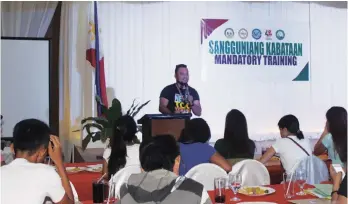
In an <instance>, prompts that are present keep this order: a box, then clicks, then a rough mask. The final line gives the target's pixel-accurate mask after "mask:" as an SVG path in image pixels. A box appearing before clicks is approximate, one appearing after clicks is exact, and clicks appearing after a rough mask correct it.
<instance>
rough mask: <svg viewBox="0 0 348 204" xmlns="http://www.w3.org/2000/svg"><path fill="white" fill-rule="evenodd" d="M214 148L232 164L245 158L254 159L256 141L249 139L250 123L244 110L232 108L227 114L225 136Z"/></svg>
mask: <svg viewBox="0 0 348 204" xmlns="http://www.w3.org/2000/svg"><path fill="white" fill-rule="evenodd" d="M214 148H215V149H216V151H217V152H219V153H220V154H221V155H222V156H223V157H225V159H227V160H228V161H229V162H230V163H231V164H232V165H233V164H234V163H236V162H238V161H241V160H243V159H253V158H254V152H255V143H254V142H253V141H252V140H250V139H249V135H248V125H247V121H246V118H245V116H244V114H243V113H242V112H240V111H239V110H237V109H232V110H231V111H230V112H228V114H227V115H226V122H225V132H224V138H223V139H219V140H217V141H216V143H215V146H214Z"/></svg>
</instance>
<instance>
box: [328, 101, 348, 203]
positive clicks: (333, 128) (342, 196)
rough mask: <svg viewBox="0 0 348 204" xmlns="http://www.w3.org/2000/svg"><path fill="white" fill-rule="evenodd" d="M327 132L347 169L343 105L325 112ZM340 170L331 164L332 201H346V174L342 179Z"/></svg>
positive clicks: (345, 113)
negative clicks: (337, 170)
mask: <svg viewBox="0 0 348 204" xmlns="http://www.w3.org/2000/svg"><path fill="white" fill-rule="evenodd" d="M326 120H327V128H328V132H330V133H331V135H332V141H333V144H334V147H335V150H336V151H337V153H338V155H339V157H340V159H341V161H342V162H343V164H344V168H343V169H345V170H344V171H345V173H346V169H347V125H348V124H347V111H346V109H344V108H343V107H337V106H334V107H332V108H330V109H329V110H328V111H327V113H326ZM342 174H343V173H342V172H336V170H335V169H334V168H333V167H332V166H331V167H330V175H331V178H332V180H333V191H332V193H331V197H332V201H333V202H336V203H347V176H344V178H343V180H342V177H343V175H342Z"/></svg>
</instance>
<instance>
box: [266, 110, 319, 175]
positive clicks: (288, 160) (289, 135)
mask: <svg viewBox="0 0 348 204" xmlns="http://www.w3.org/2000/svg"><path fill="white" fill-rule="evenodd" d="M278 127H279V131H280V136H281V137H282V138H281V139H278V140H277V141H276V142H275V143H274V144H273V145H272V147H270V148H269V149H268V150H267V151H266V153H265V154H264V155H262V157H261V158H260V159H259V160H260V162H261V163H263V164H266V163H267V162H268V161H269V160H270V159H271V158H272V157H273V156H274V155H275V154H279V156H280V161H281V163H282V165H283V168H284V169H285V171H286V172H287V173H291V172H292V171H293V167H294V166H295V165H296V163H297V162H299V161H301V160H302V159H304V158H306V157H307V156H310V155H312V150H311V145H310V142H309V140H308V139H306V138H304V136H303V133H302V131H301V130H300V123H299V121H298V119H297V118H296V117H295V116H294V115H286V116H284V117H282V118H281V119H280V120H279V122H278Z"/></svg>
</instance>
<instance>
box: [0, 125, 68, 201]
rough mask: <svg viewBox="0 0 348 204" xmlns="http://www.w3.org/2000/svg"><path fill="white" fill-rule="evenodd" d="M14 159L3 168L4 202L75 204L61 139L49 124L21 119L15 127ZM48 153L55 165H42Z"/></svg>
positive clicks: (2, 195)
mask: <svg viewBox="0 0 348 204" xmlns="http://www.w3.org/2000/svg"><path fill="white" fill-rule="evenodd" d="M12 148H13V151H14V153H15V159H14V160H13V161H12V162H11V163H9V164H8V165H5V166H3V167H1V185H2V188H1V203H11V204H17V203H18V204H23V203H33V204H34V203H37V204H42V203H43V202H44V201H45V199H46V197H49V198H50V199H51V200H52V201H53V202H54V203H62V204H67V203H69V204H70V203H74V202H73V200H74V199H73V198H74V197H73V193H72V190H71V186H70V182H69V179H68V177H67V174H66V171H65V167H64V164H63V159H62V150H61V145H60V142H59V138H58V137H56V136H53V135H50V128H49V127H48V125H47V124H45V123H44V122H42V121H39V120H36V119H26V120H22V121H20V122H19V123H17V124H16V126H15V127H14V130H13V144H12ZM47 153H48V155H49V156H50V158H51V159H52V161H53V162H54V164H55V166H56V169H57V172H56V171H55V169H54V168H53V167H52V166H49V165H46V164H43V162H44V159H45V157H46V156H47Z"/></svg>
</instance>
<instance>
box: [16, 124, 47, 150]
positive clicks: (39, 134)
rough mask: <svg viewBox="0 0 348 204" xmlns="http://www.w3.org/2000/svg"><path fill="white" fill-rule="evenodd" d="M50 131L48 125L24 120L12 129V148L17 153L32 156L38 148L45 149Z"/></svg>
mask: <svg viewBox="0 0 348 204" xmlns="http://www.w3.org/2000/svg"><path fill="white" fill-rule="evenodd" d="M50 134H51V130H50V128H49V127H48V125H47V124H46V123H44V122H42V121H40V120H37V119H25V120H22V121H20V122H18V123H17V124H16V125H15V127H14V129H13V147H14V151H15V154H16V153H17V151H23V152H28V154H29V155H33V154H34V153H35V152H36V151H37V150H39V148H40V147H44V148H47V147H48V143H49V141H50Z"/></svg>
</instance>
